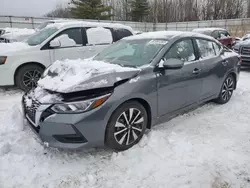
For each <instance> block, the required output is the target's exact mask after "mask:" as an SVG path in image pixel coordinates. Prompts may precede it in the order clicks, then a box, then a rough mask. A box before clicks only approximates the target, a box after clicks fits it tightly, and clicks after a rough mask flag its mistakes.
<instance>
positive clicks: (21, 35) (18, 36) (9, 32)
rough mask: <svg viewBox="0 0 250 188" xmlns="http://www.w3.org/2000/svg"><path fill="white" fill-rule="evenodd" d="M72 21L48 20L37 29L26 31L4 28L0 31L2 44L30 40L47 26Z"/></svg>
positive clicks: (23, 29) (24, 29)
mask: <svg viewBox="0 0 250 188" xmlns="http://www.w3.org/2000/svg"><path fill="white" fill-rule="evenodd" d="M69 21H71V22H72V20H62V19H58V20H48V21H45V22H42V23H41V24H39V26H38V27H37V28H36V29H26V28H22V29H20V28H3V29H0V43H12V42H22V41H24V40H26V39H28V38H29V37H30V36H31V35H33V34H34V33H35V32H37V31H40V30H42V29H44V28H45V27H46V26H48V25H50V24H55V23H64V22H69Z"/></svg>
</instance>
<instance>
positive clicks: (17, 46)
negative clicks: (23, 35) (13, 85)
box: [0, 42, 30, 55]
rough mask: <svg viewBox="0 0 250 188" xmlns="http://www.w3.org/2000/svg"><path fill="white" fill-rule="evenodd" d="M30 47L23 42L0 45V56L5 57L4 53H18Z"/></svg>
mask: <svg viewBox="0 0 250 188" xmlns="http://www.w3.org/2000/svg"><path fill="white" fill-rule="evenodd" d="M29 48H30V46H29V45H28V44H27V43H24V42H14V43H0V54H1V55H6V53H9V52H14V51H19V50H23V49H29Z"/></svg>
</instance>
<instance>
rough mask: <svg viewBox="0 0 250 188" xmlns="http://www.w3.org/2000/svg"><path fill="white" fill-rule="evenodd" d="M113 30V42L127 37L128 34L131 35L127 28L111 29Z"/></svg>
mask: <svg viewBox="0 0 250 188" xmlns="http://www.w3.org/2000/svg"><path fill="white" fill-rule="evenodd" d="M113 32H114V42H116V41H118V40H121V39H122V38H124V37H128V36H131V35H133V34H132V33H131V32H130V31H129V30H127V29H113Z"/></svg>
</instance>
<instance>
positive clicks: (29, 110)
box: [24, 99, 41, 124]
mask: <svg viewBox="0 0 250 188" xmlns="http://www.w3.org/2000/svg"><path fill="white" fill-rule="evenodd" d="M40 105H41V104H40V103H39V102H38V101H36V100H33V99H32V104H31V105H30V104H29V105H27V103H26V101H25V100H24V107H25V113H26V115H27V116H28V117H29V119H30V120H31V121H32V123H33V124H35V123H36V111H37V109H38V108H39V106H40Z"/></svg>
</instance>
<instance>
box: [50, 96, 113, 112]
mask: <svg viewBox="0 0 250 188" xmlns="http://www.w3.org/2000/svg"><path fill="white" fill-rule="evenodd" d="M110 95H111V94H107V95H103V96H101V97H97V98H94V99H89V100H86V101H78V102H71V103H61V104H55V105H54V106H52V107H51V110H53V111H54V112H56V113H62V114H65V113H66V114H69V113H81V112H86V111H90V110H92V109H95V108H97V107H99V106H101V105H102V104H103V103H104V102H105V101H106V100H107V99H108V98H109V97H110Z"/></svg>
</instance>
